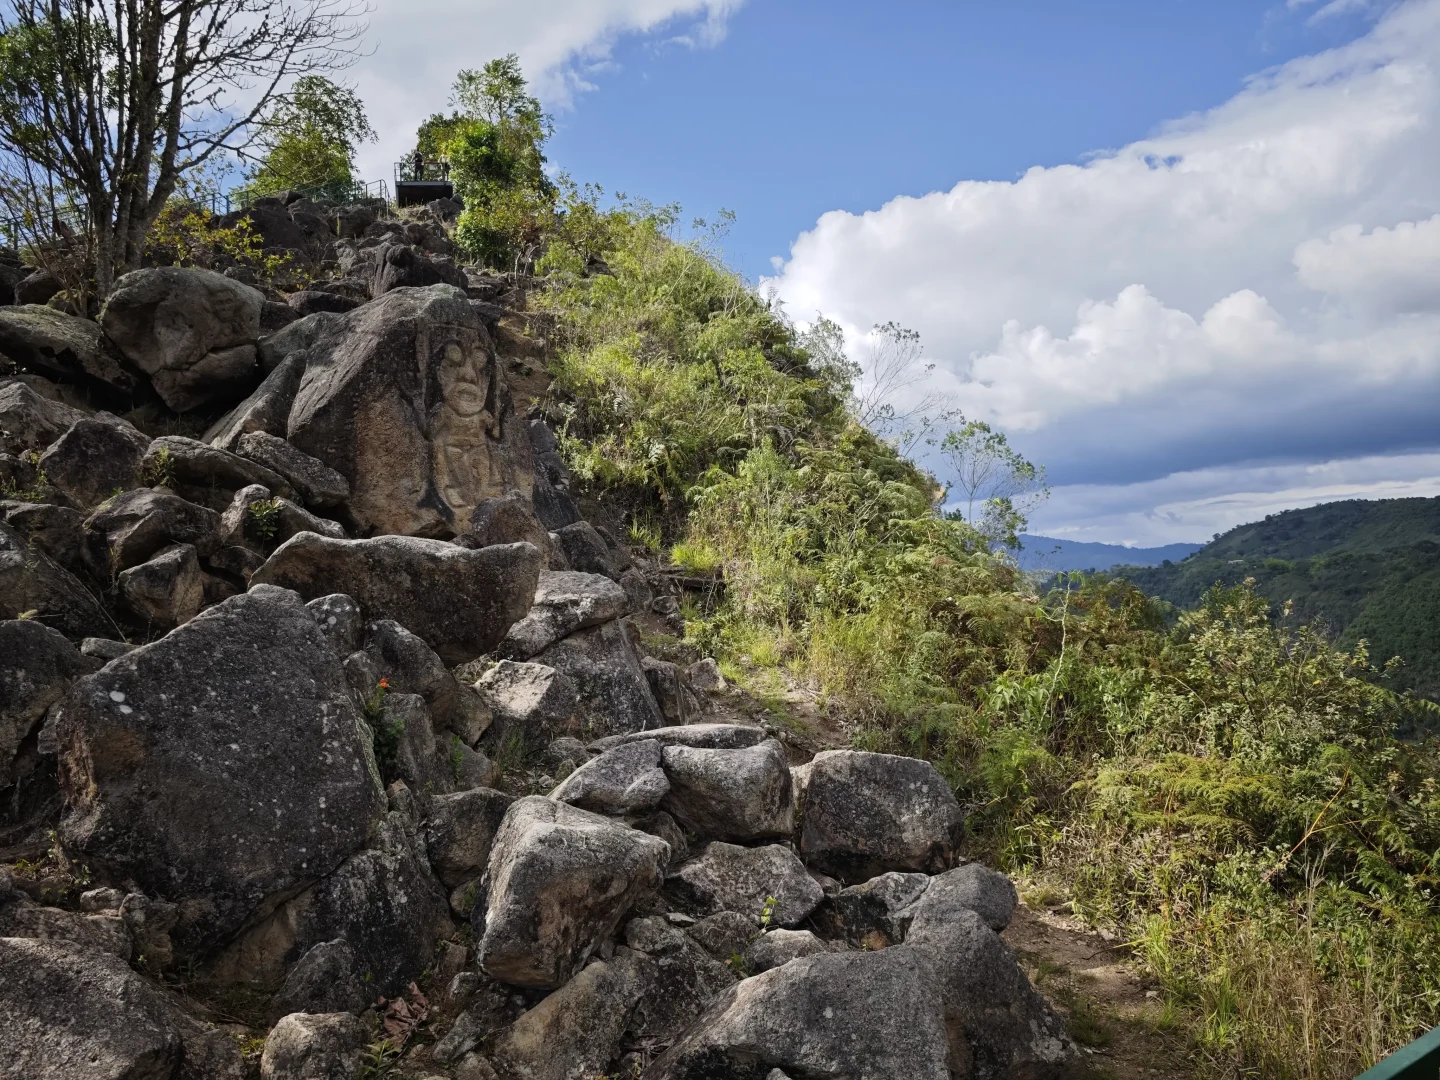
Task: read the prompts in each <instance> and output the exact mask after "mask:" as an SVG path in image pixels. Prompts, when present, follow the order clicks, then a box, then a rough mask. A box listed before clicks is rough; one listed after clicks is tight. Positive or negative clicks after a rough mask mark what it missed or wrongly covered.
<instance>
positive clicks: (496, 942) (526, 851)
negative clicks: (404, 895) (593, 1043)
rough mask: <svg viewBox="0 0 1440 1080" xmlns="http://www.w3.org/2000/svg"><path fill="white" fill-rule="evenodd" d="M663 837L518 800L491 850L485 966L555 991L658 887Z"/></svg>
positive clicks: (505, 977) (481, 920) (545, 802)
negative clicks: (630, 910) (635, 906)
mask: <svg viewBox="0 0 1440 1080" xmlns="http://www.w3.org/2000/svg"><path fill="white" fill-rule="evenodd" d="M669 855H670V851H669V849H668V848H667V847H666V846H665V844H664V842H663V841H661V840H658V839H656V838H655V837H653V836H649V835H647V834H645V833H642V832H637V831H636V830H634V829H628V828H625V827H624V826H622V825H616V824H614V823H613V822H611V821H609V820H607V819H605V818H603V817H600V816H599V815H597V814H591V813H587V812H586V811H584V810H577V809H576V808H575V807H572V806H567V805H566V804H564V803H556V802H551V801H550V800H549V799H543V798H539V797H531V798H525V799H521V800H519V801H518V802H516V803H514V804H513V805H512V806H511V807H510V810H509V811H508V813H507V814H506V815H505V820H504V822H503V823H502V824H501V826H500V831H499V833H498V834H497V835H496V837H495V842H494V846H493V847H492V848H491V852H490V874H489V876H490V885H489V893H488V896H487V903H486V905H485V908H484V913H483V916H482V914H481V909H480V908H479V907H478V906H477V907H476V915H475V921H476V929H477V931H479V930H481V929H482V927H483V934H482V935H481V940H480V948H479V956H480V966H481V968H482V969H484V970H485V971H486V972H487V973H488V974H490V975H492V976H494V977H495V978H497V979H500V980H502V981H504V982H508V983H513V984H515V985H518V986H533V987H555V986H560V985H562V984H564V983H565V982H566V981H567V980H569V979H570V977H571V976H572V975H573V974H574V973H575V972H576V971H578V970H579V969H580V968H581V967H582V966H583V965H584V963H585V961H586V960H587V959H588V958H589V956H590V955H591V954H592V952H593V951H594V950H595V948H596V947H597V946H598V945H599V944H600V942H601V941H603V940H604V939H605V938H608V937H609V936H610V935H611V934H612V933H614V931H615V928H616V926H618V925H619V923H620V920H621V919H622V918H624V916H625V914H626V912H627V911H629V909H630V908H631V906H632V905H633V904H634V903H635V902H636V901H637V900H639V899H640V898H642V897H644V896H646V895H649V894H652V893H654V891H655V890H656V889H657V888H658V887H659V884H660V877H661V870H662V868H663V867H664V865H665V863H666V862H667V860H668V859H669Z"/></svg>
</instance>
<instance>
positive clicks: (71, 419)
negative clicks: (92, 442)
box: [0, 313, 90, 454]
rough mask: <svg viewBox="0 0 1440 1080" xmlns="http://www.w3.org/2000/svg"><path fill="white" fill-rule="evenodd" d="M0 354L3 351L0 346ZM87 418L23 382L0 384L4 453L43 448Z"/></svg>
mask: <svg viewBox="0 0 1440 1080" xmlns="http://www.w3.org/2000/svg"><path fill="white" fill-rule="evenodd" d="M0 314H3V313H0ZM0 355H4V348H3V346H0ZM89 419H90V417H89V416H87V415H86V414H85V413H83V412H81V411H80V410H79V409H76V408H72V407H71V406H69V405H66V404H65V403H64V402H61V401H52V400H50V399H49V398H47V397H42V396H41V395H40V394H37V393H36V392H35V391H34V390H32V389H31V388H30V387H29V386H26V385H25V384H24V383H23V382H9V383H5V384H4V385H0V449H3V450H5V451H6V452H8V453H11V454H20V453H24V452H25V451H27V450H43V449H44V448H45V447H47V446H49V445H50V444H51V443H53V442H54V441H55V440H56V439H58V438H60V436H61V435H63V434H65V432H67V431H69V430H70V429H71V428H72V427H74V426H75V425H76V424H78V423H80V422H81V421H82V420H89Z"/></svg>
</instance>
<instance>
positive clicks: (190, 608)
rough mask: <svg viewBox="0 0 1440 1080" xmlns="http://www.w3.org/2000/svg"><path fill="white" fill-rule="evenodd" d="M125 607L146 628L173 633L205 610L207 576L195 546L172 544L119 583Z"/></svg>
mask: <svg viewBox="0 0 1440 1080" xmlns="http://www.w3.org/2000/svg"><path fill="white" fill-rule="evenodd" d="M115 584H116V586H117V587H118V588H119V590H120V596H121V598H122V599H124V601H125V606H126V607H127V608H129V609H130V611H131V613H132V614H133V615H135V616H136V617H137V618H138V619H139V620H140V621H141V622H142V623H144V624H145V625H146V627H148V628H150V629H153V630H171V629H174V628H175V627H177V626H179V625H180V624H181V623H183V622H189V621H190V620H191V619H193V618H194V617H195V616H196V615H198V614H200V609H201V608H202V607H204V606H205V572H204V571H203V570H201V569H200V559H199V557H198V556H197V555H196V554H195V547H194V545H192V544H172V545H171V546H170V547H168V548H165V549H164V550H163V551H161V552H160V553H159V554H157V555H154V556H152V557H151V558H150V559H149V560H148V561H146V562H143V563H141V564H140V565H139V566H132V567H131V568H130V569H129V570H122V571H121V572H120V574H119V576H118V577H117V578H116V579H115Z"/></svg>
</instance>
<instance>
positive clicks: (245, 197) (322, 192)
mask: <svg viewBox="0 0 1440 1080" xmlns="http://www.w3.org/2000/svg"><path fill="white" fill-rule="evenodd" d="M286 190H287V191H291V192H294V193H296V194H298V195H299V196H300V197H301V198H305V199H312V200H314V201H316V202H339V203H351V202H361V201H362V200H367V199H381V200H383V201H384V202H386V203H389V202H390V186H389V185H388V184H387V183H386V182H385V181H384V180H371V181H369V182H366V181H364V180H342V181H337V182H335V183H332V184H320V185H317V186H314V187H303V188H287V189H286ZM278 194H279V192H278V191H272V190H261V191H257V190H256V189H254V188H232V189H231V190H230V191H229V192H228V193H227V194H226V196H225V199H226V212H227V213H228V212H229V211H231V210H248V209H249V208H250V207H251V206H252V205H254V203H255V201H256V200H257V199H263V198H266V197H268V196H272V195H278Z"/></svg>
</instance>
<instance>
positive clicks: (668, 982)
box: [625, 915, 735, 1045]
mask: <svg viewBox="0 0 1440 1080" xmlns="http://www.w3.org/2000/svg"><path fill="white" fill-rule="evenodd" d="M625 944H626V945H628V946H629V947H630V948H631V949H634V950H635V951H636V952H638V953H643V954H644V956H645V958H646V959H645V961H644V962H643V963H642V964H641V965H640V975H641V980H642V987H641V992H640V997H639V1000H638V1001H637V1002H636V1003H635V1012H634V1014H633V1015H632V1016H631V1019H630V1024H629V1032H630V1035H631V1037H632V1038H633V1039H634V1040H635V1041H638V1042H641V1043H643V1044H647V1045H651V1044H657V1043H658V1044H660V1045H664V1044H666V1043H669V1042H670V1041H671V1040H672V1039H674V1038H675V1036H676V1035H678V1034H680V1032H682V1031H684V1030H685V1029H686V1028H688V1027H689V1026H690V1025H691V1024H692V1023H694V1021H695V1020H696V1019H697V1018H698V1017H699V1016H700V1015H701V1013H703V1012H704V1011H705V1009H706V1007H707V1006H708V1005H709V1004H710V1003H711V1002H712V1001H713V1000H714V999H715V997H716V995H717V994H719V993H720V992H721V991H723V990H725V989H726V988H727V987H729V986H730V985H731V984H732V983H734V982H735V973H734V972H733V971H732V970H731V969H730V968H729V967H727V966H726V964H725V963H723V962H722V961H719V960H716V959H715V958H714V957H713V956H711V955H710V954H709V953H708V952H706V951H705V949H704V948H702V947H701V945H700V944H699V942H697V941H696V940H695V939H694V938H693V937H691V936H690V935H689V934H687V933H686V932H685V931H683V930H681V929H680V928H679V927H676V926H672V925H671V924H670V923H669V922H668V921H667V920H665V919H664V918H660V917H657V916H653V915H652V916H650V917H648V918H643V919H631V920H630V922H629V923H627V924H626V926H625ZM726 959H729V958H728V957H727V958H726Z"/></svg>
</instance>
